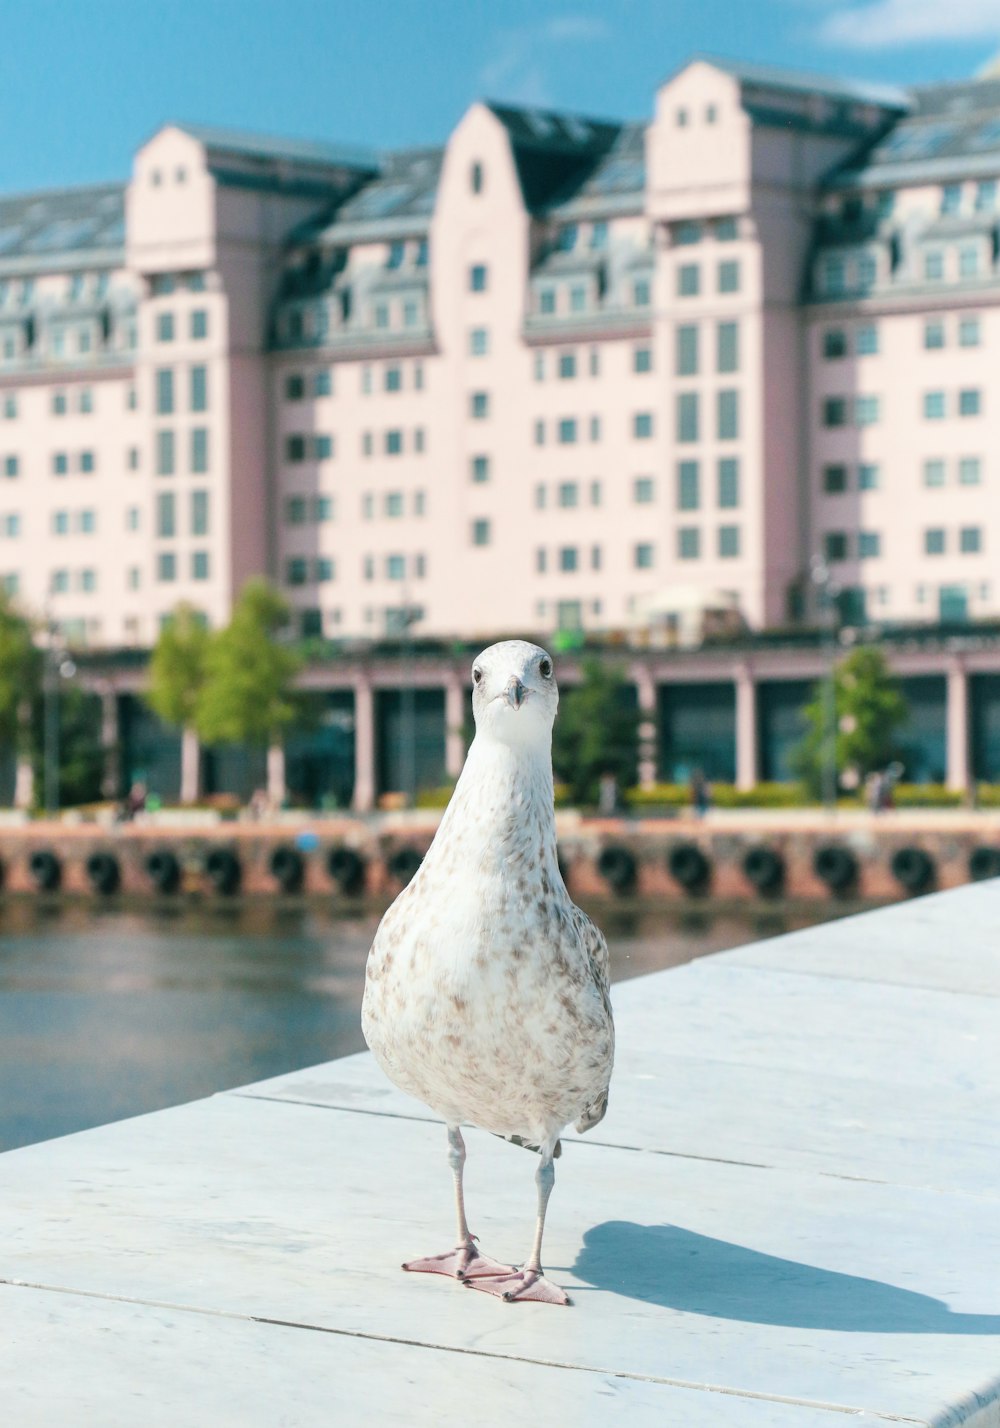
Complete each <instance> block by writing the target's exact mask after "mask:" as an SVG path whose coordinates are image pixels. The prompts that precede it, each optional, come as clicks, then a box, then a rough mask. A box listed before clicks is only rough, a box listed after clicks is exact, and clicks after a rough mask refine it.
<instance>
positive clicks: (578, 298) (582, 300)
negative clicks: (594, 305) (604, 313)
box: [569, 283, 587, 312]
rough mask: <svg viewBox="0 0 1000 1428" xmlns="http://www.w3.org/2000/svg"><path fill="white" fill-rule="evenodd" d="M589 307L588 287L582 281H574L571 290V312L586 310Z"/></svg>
mask: <svg viewBox="0 0 1000 1428" xmlns="http://www.w3.org/2000/svg"><path fill="white" fill-rule="evenodd" d="M586 307H587V289H586V288H585V287H584V286H583V284H582V283H574V284H573V285H572V287H571V288H570V290H569V310H570V312H584V311H585V309H586Z"/></svg>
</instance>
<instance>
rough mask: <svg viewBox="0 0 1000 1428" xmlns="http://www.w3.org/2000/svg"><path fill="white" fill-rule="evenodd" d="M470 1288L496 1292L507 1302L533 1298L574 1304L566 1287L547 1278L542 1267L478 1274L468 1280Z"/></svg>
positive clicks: (546, 1301) (523, 1301)
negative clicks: (506, 1272) (505, 1272)
mask: <svg viewBox="0 0 1000 1428" xmlns="http://www.w3.org/2000/svg"><path fill="white" fill-rule="evenodd" d="M468 1284H469V1288H470V1289H481V1290H482V1291H483V1293H484V1294H494V1295H496V1297H497V1298H498V1299H502V1300H503V1301H504V1303H505V1304H521V1303H525V1302H527V1301H529V1300H532V1301H534V1302H536V1303H538V1304H572V1302H573V1301H572V1300H571V1299H570V1297H569V1295H568V1294H567V1293H566V1291H565V1289H560V1288H559V1286H558V1284H553V1283H552V1281H551V1279H546V1278H545V1275H544V1274H543V1273H542V1271H541V1269H529V1268H528V1267H527V1266H525V1268H524V1269H515V1270H511V1271H510V1272H509V1273H508V1274H496V1275H486V1276H484V1275H477V1276H476V1279H475V1281H473V1280H472V1279H471V1278H470V1279H469V1280H468Z"/></svg>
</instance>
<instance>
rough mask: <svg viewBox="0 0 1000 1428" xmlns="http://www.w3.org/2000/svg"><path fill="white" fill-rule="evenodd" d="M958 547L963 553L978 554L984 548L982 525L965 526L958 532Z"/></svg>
mask: <svg viewBox="0 0 1000 1428" xmlns="http://www.w3.org/2000/svg"><path fill="white" fill-rule="evenodd" d="M958 548H959V551H960V552H961V553H962V555H978V554H979V552H980V551H981V550H982V548H983V533H982V529H981V527H979V526H963V527H962V528H961V530H960V531H959V533H958Z"/></svg>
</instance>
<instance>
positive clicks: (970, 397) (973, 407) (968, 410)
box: [958, 387, 980, 416]
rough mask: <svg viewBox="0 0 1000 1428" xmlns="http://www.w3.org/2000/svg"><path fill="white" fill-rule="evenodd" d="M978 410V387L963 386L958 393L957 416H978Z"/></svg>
mask: <svg viewBox="0 0 1000 1428" xmlns="http://www.w3.org/2000/svg"><path fill="white" fill-rule="evenodd" d="M979 411H980V393H979V389H978V387H969V388H965V389H964V390H963V391H961V392H959V394H958V414H959V416H978V415H979Z"/></svg>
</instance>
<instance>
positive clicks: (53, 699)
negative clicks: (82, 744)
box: [42, 619, 76, 816]
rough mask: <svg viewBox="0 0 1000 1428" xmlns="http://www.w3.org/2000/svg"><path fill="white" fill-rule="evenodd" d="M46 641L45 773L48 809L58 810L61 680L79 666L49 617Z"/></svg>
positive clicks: (43, 712)
mask: <svg viewBox="0 0 1000 1428" xmlns="http://www.w3.org/2000/svg"><path fill="white" fill-rule="evenodd" d="M46 632H47V636H48V638H47V641H46V647H45V665H44V671H43V680H42V731H43V759H42V767H43V776H44V784H45V790H44V792H45V811H46V813H48V814H50V815H53V816H54V815H55V814H56V813H58V812H59V681H60V679H72V678H73V676H74V674H76V665H75V664H74V663H73V661H72V660H71V659H70V658H69V656H68V655H67V653H66V651H65V649H63V648H62V647H61V645H60V644H59V643H58V642H57V641H58V636H59V627H58V626H57V625H56V623H55V621H54V620H51V619H48V620H46Z"/></svg>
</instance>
